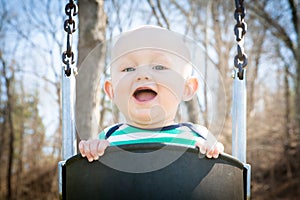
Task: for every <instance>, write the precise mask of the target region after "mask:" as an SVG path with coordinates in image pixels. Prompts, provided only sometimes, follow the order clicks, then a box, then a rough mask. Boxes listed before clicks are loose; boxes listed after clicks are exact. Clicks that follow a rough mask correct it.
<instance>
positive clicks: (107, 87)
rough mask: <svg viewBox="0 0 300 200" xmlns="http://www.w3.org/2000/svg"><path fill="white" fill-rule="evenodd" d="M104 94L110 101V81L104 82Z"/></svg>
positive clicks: (111, 94) (111, 96)
mask: <svg viewBox="0 0 300 200" xmlns="http://www.w3.org/2000/svg"><path fill="white" fill-rule="evenodd" d="M104 92H105V94H106V95H107V96H108V97H109V98H110V99H111V100H112V99H113V98H114V90H113V87H112V83H111V80H106V81H105V82H104Z"/></svg>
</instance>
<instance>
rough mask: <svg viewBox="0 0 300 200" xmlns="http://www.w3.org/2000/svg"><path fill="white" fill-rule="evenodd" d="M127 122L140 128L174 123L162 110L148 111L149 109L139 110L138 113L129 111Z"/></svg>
mask: <svg viewBox="0 0 300 200" xmlns="http://www.w3.org/2000/svg"><path fill="white" fill-rule="evenodd" d="M127 122H128V123H129V124H131V125H133V126H136V127H140V128H159V127H164V126H167V125H170V124H173V123H174V119H173V118H166V115H165V113H163V112H150V111H149V110H148V111H146V110H139V112H138V113H131V114H130V117H128V118H127Z"/></svg>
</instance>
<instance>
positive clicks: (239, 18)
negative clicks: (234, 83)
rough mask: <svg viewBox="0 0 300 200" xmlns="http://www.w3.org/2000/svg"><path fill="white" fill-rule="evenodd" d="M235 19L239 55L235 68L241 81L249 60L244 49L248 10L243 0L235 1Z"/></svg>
mask: <svg viewBox="0 0 300 200" xmlns="http://www.w3.org/2000/svg"><path fill="white" fill-rule="evenodd" d="M235 7H236V9H235V11H234V18H235V20H236V25H235V27H234V34H235V36H236V41H237V55H236V56H235V57H234V66H235V67H236V68H238V70H239V71H238V77H239V79H240V80H243V78H244V68H245V67H246V66H247V64H248V58H247V55H246V53H245V49H244V35H245V34H246V32H247V24H246V22H245V19H244V17H245V14H246V10H245V8H244V1H243V0H235Z"/></svg>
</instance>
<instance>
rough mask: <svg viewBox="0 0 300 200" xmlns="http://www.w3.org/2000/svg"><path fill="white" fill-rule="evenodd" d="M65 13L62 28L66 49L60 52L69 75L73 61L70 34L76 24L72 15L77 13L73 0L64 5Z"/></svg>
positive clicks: (66, 72)
mask: <svg viewBox="0 0 300 200" xmlns="http://www.w3.org/2000/svg"><path fill="white" fill-rule="evenodd" d="M65 13H66V15H67V16H68V19H66V20H65V22H64V30H65V32H66V33H67V50H66V51H64V52H63V53H62V62H63V63H64V64H65V65H66V66H65V75H66V76H70V75H71V72H72V71H71V70H72V69H71V66H72V65H73V64H74V63H75V59H74V53H73V51H72V42H73V37H72V34H73V33H74V32H75V31H76V24H75V20H74V17H75V16H76V15H77V13H78V6H77V5H76V3H75V1H74V0H70V1H69V3H67V5H66V7H65Z"/></svg>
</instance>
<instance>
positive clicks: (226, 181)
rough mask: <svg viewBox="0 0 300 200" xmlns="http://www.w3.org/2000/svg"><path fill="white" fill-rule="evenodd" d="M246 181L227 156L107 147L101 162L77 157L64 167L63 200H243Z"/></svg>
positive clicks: (171, 149)
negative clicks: (212, 157)
mask: <svg viewBox="0 0 300 200" xmlns="http://www.w3.org/2000/svg"><path fill="white" fill-rule="evenodd" d="M199 155H200V156H199ZM141 158H142V159H141ZM143 158H144V159H143ZM246 179H247V169H246V168H245V167H244V164H243V163H241V162H240V161H238V160H237V159H235V158H233V157H231V156H229V155H227V154H221V155H220V156H219V158H217V159H208V158H206V157H205V156H201V154H199V153H198V150H197V149H191V148H186V147H179V146H165V145H161V144H136V145H123V146H119V147H109V148H108V149H107V150H106V152H105V154H104V156H102V157H101V158H100V159H99V161H93V162H91V163H90V162H88V161H87V159H86V158H83V157H81V155H79V154H78V155H75V156H73V157H71V158H70V159H68V160H67V161H66V162H65V164H64V165H63V166H62V197H63V199H67V200H76V199H80V200H88V199H93V200H95V199H96V200H97V199H109V200H110V199H118V200H119V199H155V200H156V199H201V200H205V199H209V200H214V199H222V200H227V199H230V200H234V199H246V185H247V180H246Z"/></svg>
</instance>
